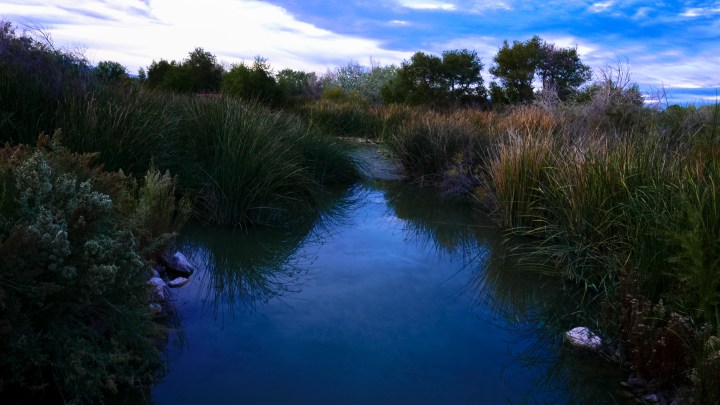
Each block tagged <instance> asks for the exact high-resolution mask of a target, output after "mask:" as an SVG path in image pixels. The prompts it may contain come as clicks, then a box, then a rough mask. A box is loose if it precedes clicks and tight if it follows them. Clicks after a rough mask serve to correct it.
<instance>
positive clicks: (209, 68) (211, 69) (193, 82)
mask: <svg viewBox="0 0 720 405" xmlns="http://www.w3.org/2000/svg"><path fill="white" fill-rule="evenodd" d="M182 67H183V68H184V69H186V70H187V71H188V79H189V80H190V85H189V89H190V91H194V92H217V91H219V90H220V81H221V80H222V75H223V68H222V66H220V65H219V64H218V63H217V60H216V58H215V55H213V54H211V53H210V52H206V51H205V50H204V49H202V48H195V50H193V51H192V52H190V54H189V55H188V58H187V59H185V60H184V61H183V63H182Z"/></svg>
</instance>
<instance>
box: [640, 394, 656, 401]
mask: <svg viewBox="0 0 720 405" xmlns="http://www.w3.org/2000/svg"><path fill="white" fill-rule="evenodd" d="M643 399H644V400H646V401H650V402H652V403H656V402H659V401H660V400H659V399H658V396H657V395H655V394H648V395H645V396H644V397H643Z"/></svg>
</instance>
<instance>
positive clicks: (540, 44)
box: [490, 36, 591, 104]
mask: <svg viewBox="0 0 720 405" xmlns="http://www.w3.org/2000/svg"><path fill="white" fill-rule="evenodd" d="M493 62H494V63H493V65H492V67H491V68H490V73H491V74H492V75H493V76H495V77H496V78H497V79H498V80H499V83H498V82H495V81H493V82H492V83H491V84H490V97H491V98H492V100H493V102H494V103H501V104H515V103H525V102H529V101H532V100H533V99H534V97H535V93H536V89H535V88H534V87H533V83H534V82H535V81H539V82H540V83H541V86H542V87H541V88H540V89H537V91H543V92H554V93H555V94H556V95H557V97H558V98H559V99H560V100H563V101H564V100H567V99H569V98H570V96H571V95H572V94H573V93H574V92H575V91H577V89H578V88H579V87H580V86H581V85H582V84H583V83H585V82H586V81H588V80H590V77H591V74H590V67H588V66H586V65H584V64H583V63H582V62H581V61H580V57H579V56H578V53H577V49H575V48H558V47H556V46H555V44H549V43H546V42H545V41H543V40H542V39H541V38H540V37H538V36H534V37H532V38H531V39H529V40H528V41H525V42H520V41H513V43H512V46H511V45H510V44H508V42H507V41H504V42H503V46H502V47H501V48H500V49H499V50H498V53H497V54H496V55H495V57H494V58H493Z"/></svg>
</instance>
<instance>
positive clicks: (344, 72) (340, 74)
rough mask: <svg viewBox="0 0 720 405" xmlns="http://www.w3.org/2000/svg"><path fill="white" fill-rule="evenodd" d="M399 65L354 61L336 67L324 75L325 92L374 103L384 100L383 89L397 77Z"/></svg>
mask: <svg viewBox="0 0 720 405" xmlns="http://www.w3.org/2000/svg"><path fill="white" fill-rule="evenodd" d="M396 72H397V67H396V66H393V65H389V66H380V65H378V64H376V63H374V62H373V61H372V60H371V61H370V66H369V67H368V66H363V65H360V64H359V63H357V62H355V61H352V62H350V63H348V64H347V65H346V66H342V67H339V68H336V69H335V70H333V71H329V72H328V73H326V74H325V75H323V77H322V79H321V81H322V85H323V89H324V94H335V95H342V96H343V97H347V96H350V97H351V98H354V99H358V98H360V99H362V100H364V101H368V102H370V103H373V104H380V103H381V102H382V96H381V89H382V88H383V86H385V85H386V84H387V83H388V82H389V81H390V80H392V79H393V78H395V74H396Z"/></svg>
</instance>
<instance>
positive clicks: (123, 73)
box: [95, 61, 128, 84]
mask: <svg viewBox="0 0 720 405" xmlns="http://www.w3.org/2000/svg"><path fill="white" fill-rule="evenodd" d="M95 75H96V77H97V78H98V79H100V80H101V81H103V82H105V83H114V84H117V83H120V82H122V81H123V80H125V79H127V77H128V74H127V69H126V68H125V66H123V65H121V64H120V63H118V62H113V61H102V62H99V63H98V64H97V66H95Z"/></svg>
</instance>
